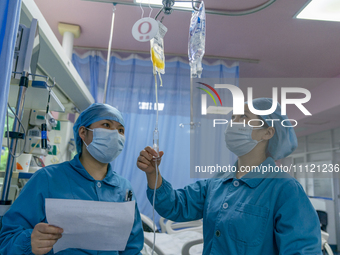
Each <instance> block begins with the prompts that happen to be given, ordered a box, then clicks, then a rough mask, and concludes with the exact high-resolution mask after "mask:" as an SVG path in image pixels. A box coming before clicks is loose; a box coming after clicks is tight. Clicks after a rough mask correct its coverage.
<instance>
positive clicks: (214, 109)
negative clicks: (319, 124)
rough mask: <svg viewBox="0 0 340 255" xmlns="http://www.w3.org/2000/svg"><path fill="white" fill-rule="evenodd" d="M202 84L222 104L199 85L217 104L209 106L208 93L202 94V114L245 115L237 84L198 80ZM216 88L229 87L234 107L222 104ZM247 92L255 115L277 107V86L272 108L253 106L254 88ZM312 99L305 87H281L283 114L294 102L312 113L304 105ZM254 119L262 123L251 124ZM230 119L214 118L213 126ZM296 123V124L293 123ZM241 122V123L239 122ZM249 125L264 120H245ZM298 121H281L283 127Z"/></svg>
mask: <svg viewBox="0 0 340 255" xmlns="http://www.w3.org/2000/svg"><path fill="white" fill-rule="evenodd" d="M198 83H199V84H201V85H204V86H205V87H207V88H209V89H210V90H211V91H212V92H213V93H214V94H215V95H216V96H217V98H218V100H219V102H220V104H221V106H218V105H217V103H216V100H215V97H214V96H213V94H212V93H211V92H210V91H209V90H207V89H205V88H201V87H197V88H198V89H201V90H203V91H204V92H206V93H207V94H208V95H209V96H210V97H211V98H212V99H213V101H214V103H215V106H209V107H207V94H202V95H201V114H202V115H207V114H222V115H223V114H224V115H227V114H228V113H229V112H231V111H233V114H234V115H243V114H244V103H245V101H244V95H243V92H242V90H241V89H240V88H239V87H237V86H235V85H231V84H215V85H214V87H212V86H210V85H208V84H206V83H202V82H198ZM216 89H228V90H229V91H230V92H231V94H232V98H233V107H232V108H231V107H225V106H223V105H222V100H221V97H220V95H219V94H218V92H217V91H216ZM288 93H300V94H303V95H304V97H303V98H287V94H288ZM247 94H248V98H247V99H248V100H247V101H248V107H249V111H250V112H252V113H253V114H255V115H269V114H271V113H273V112H274V111H275V110H276V108H277V103H278V100H277V98H278V88H277V87H273V88H272V101H273V103H272V106H271V108H270V109H267V110H257V109H255V108H254V106H253V103H252V102H253V88H252V87H248V89H247ZM310 99H311V93H310V91H309V90H308V89H305V88H297V87H282V88H281V114H282V115H287V113H286V108H287V105H289V104H293V105H295V106H296V107H297V108H298V109H299V110H300V111H301V112H302V113H303V114H304V115H312V114H311V113H310V112H309V111H308V110H307V109H306V107H304V106H303V104H305V103H307V102H308V101H309V100H310ZM254 121H260V122H261V125H256V126H254V125H251V123H252V122H254ZM265 121H268V122H271V125H272V127H273V126H274V122H275V121H280V120H278V119H265ZM227 123H228V120H227V119H214V120H213V126H214V127H215V125H224V124H227ZM234 123H235V122H234ZM293 123H294V124H293ZM230 124H231V125H233V123H232V120H231V123H230ZM238 124H240V123H238ZM246 124H247V125H249V126H251V127H262V126H263V125H264V122H263V121H262V120H260V119H251V120H249V121H248V123H245V121H244V122H243V125H244V126H245V125H246ZM297 124H298V122H297V121H296V120H294V119H284V120H282V121H281V125H282V126H283V127H295V126H297Z"/></svg>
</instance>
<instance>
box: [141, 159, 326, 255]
mask: <svg viewBox="0 0 340 255" xmlns="http://www.w3.org/2000/svg"><path fill="white" fill-rule="evenodd" d="M262 164H263V165H271V166H275V162H274V160H273V159H272V158H270V157H269V158H267V159H266V160H265V161H264V162H263V163H262ZM236 166H237V163H236ZM259 177H260V174H258V173H255V172H250V173H247V174H246V175H245V176H243V177H242V178H241V179H236V174H235V173H234V174H232V173H231V174H230V175H229V176H228V177H227V178H223V179H207V180H202V181H198V182H196V183H193V184H191V185H188V186H186V187H185V188H184V189H178V190H174V189H173V188H172V186H171V184H170V183H169V182H167V181H166V180H164V179H163V183H162V185H161V186H160V187H159V188H158V189H157V191H156V199H155V208H156V210H157V212H158V213H159V214H160V215H161V216H162V217H164V218H167V219H170V220H172V221H177V222H182V221H192V220H198V219H202V218H203V236H204V248H203V255H208V254H209V255H221V254H223V255H236V254H237V255H246V254H247V255H248V254H251V255H276V254H280V255H281V254H282V255H292V254H310V255H317V254H321V229H320V222H319V219H318V216H317V213H316V211H315V209H314V208H313V206H312V204H311V202H310V201H309V199H308V197H307V195H306V193H305V192H304V190H303V188H302V186H301V185H300V184H299V183H298V181H297V180H295V179H294V178H292V177H290V176H289V175H288V174H286V173H279V174H276V173H274V174H273V175H271V176H270V175H267V176H265V177H276V178H263V177H264V176H263V175H262V176H261V177H262V178H259ZM278 177H279V178H278ZM147 196H148V199H149V201H150V202H151V203H152V199H153V190H152V189H150V188H148V190H147Z"/></svg>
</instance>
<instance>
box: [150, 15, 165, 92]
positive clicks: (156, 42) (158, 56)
mask: <svg viewBox="0 0 340 255" xmlns="http://www.w3.org/2000/svg"><path fill="white" fill-rule="evenodd" d="M157 22H158V27H159V29H158V32H157V33H156V35H155V37H154V38H152V39H151V40H150V52H151V61H152V66H153V74H154V76H155V75H156V74H157V73H158V76H159V79H160V82H161V84H160V85H161V86H163V82H162V78H161V74H164V73H165V56H164V40H163V38H164V36H165V34H166V32H167V31H168V29H167V28H166V27H165V26H164V25H163V24H162V23H161V22H160V21H157Z"/></svg>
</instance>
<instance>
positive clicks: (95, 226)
mask: <svg viewBox="0 0 340 255" xmlns="http://www.w3.org/2000/svg"><path fill="white" fill-rule="evenodd" d="M45 207H46V218H47V222H48V223H49V224H50V225H53V226H57V227H60V228H62V229H63V230H64V232H63V234H62V238H60V239H59V240H58V241H57V243H56V244H55V245H54V246H53V251H54V253H57V252H58V251H61V250H64V249H68V248H78V249H85V250H97V251H123V250H125V247H126V244H127V241H128V239H129V236H130V233H131V230H132V226H133V222H134V215H135V201H131V202H121V203H118V202H98V201H88V200H73V199H46V202H45Z"/></svg>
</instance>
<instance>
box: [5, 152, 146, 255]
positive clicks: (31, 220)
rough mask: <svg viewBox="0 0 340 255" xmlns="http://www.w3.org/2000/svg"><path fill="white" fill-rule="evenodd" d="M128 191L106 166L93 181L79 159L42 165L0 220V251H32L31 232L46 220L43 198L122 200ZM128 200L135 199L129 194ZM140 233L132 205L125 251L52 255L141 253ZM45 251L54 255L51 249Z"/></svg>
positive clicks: (76, 251)
mask: <svg viewBox="0 0 340 255" xmlns="http://www.w3.org/2000/svg"><path fill="white" fill-rule="evenodd" d="M127 189H129V190H132V187H131V184H130V182H129V181H128V180H126V179H124V178H123V177H121V176H119V175H118V174H117V173H116V172H114V171H113V170H112V168H111V165H110V164H109V166H108V171H107V174H106V177H105V178H104V179H103V180H102V181H96V180H95V179H93V177H92V176H91V175H90V174H89V173H88V172H87V171H86V170H85V168H84V167H83V165H82V164H81V163H80V161H79V154H78V155H76V156H75V157H74V159H73V160H72V161H69V162H64V163H61V164H58V165H51V166H47V167H44V168H42V169H40V170H39V171H37V172H36V173H35V174H34V175H33V176H32V177H31V179H30V180H29V181H28V182H27V184H26V185H25V186H24V188H23V189H22V191H21V193H20V195H19V197H18V198H17V199H16V200H15V202H14V203H13V205H12V206H11V207H10V209H9V210H8V211H7V213H6V214H5V215H4V217H3V219H2V229H1V233H0V254H8V255H9V254H25V255H27V254H29V255H30V254H33V253H32V250H31V233H32V231H33V228H34V226H35V225H36V224H38V223H40V222H45V223H47V221H46V215H45V198H62V199H81V200H93V201H108V202H123V201H125V194H126V190H127ZM132 200H135V196H134V195H133V197H132ZM143 243H144V236H143V228H142V221H141V218H140V214H139V211H138V208H137V204H136V210H135V220H134V225H133V227H132V230H131V234H130V237H129V240H128V242H127V246H126V249H125V251H121V252H117V251H92V250H80V249H67V250H63V251H60V252H58V253H56V254H60V255H62V254H74V255H78V254H103V255H113V254H115V255H116V254H117V255H118V254H122V255H135V254H141V253H140V251H141V249H142V248H143ZM48 254H54V253H53V249H52V250H51V251H50V252H49V253H48Z"/></svg>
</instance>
